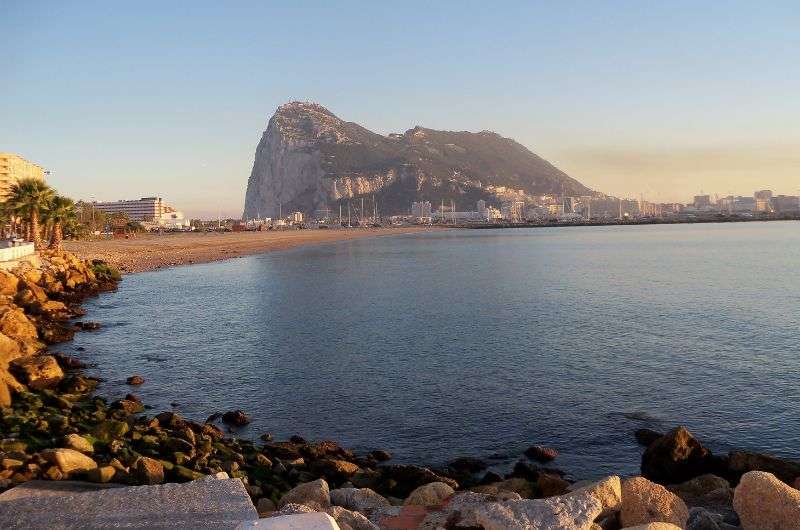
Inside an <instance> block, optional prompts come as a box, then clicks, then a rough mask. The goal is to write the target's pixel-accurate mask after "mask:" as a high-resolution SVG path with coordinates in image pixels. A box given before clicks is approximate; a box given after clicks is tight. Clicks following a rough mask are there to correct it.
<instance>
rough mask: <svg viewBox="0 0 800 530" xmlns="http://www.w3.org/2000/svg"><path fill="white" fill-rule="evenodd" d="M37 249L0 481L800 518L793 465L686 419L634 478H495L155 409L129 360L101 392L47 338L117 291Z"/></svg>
mask: <svg viewBox="0 0 800 530" xmlns="http://www.w3.org/2000/svg"><path fill="white" fill-rule="evenodd" d="M40 260H41V265H40V266H37V267H33V266H30V265H27V266H20V267H19V268H17V269H14V270H12V271H0V408H1V410H2V417H1V418H0V491H2V490H6V489H9V488H13V487H14V486H16V485H19V484H22V483H24V482H27V481H31V480H47V481H63V480H81V481H88V482H92V483H98V484H124V485H154V484H161V483H165V482H188V481H193V480H197V479H202V478H204V477H207V476H209V475H215V476H226V475H227V476H229V477H234V478H238V479H240V480H241V481H242V483H243V484H244V487H245V488H246V490H247V492H248V494H249V495H250V497H251V498H252V501H253V504H254V505H255V506H256V507H257V509H258V512H259V514H260V515H261V516H262V517H271V516H275V515H285V514H293V513H308V512H324V513H326V514H328V515H329V516H331V517H332V518H333V519H334V520H335V521H336V523H337V524H338V526H339V528H343V529H352V530H362V529H363V530H367V529H369V530H375V529H412V528H425V529H439V528H442V529H461V530H470V529H476V530H477V529H486V530H495V529H497V530H499V529H586V530H601V529H602V530H613V529H623V528H628V529H634V528H635V529H649V530H669V529H675V528H685V529H691V530H734V529H743V530H760V529H785V530H788V529H797V528H800V491H798V489H797V487H798V486H800V480H799V479H800V463H798V462H793V461H788V460H783V459H778V458H774V457H771V456H768V455H762V454H757V453H749V452H743V451H734V452H731V453H729V454H724V455H718V454H713V453H712V452H711V451H710V450H709V449H708V448H706V447H705V446H704V445H703V444H702V443H701V442H700V441H698V440H697V439H695V438H694V437H693V436H692V435H691V433H690V432H689V431H688V430H686V429H685V428H683V427H676V428H675V429H673V430H672V431H670V432H668V433H658V432H653V431H647V430H641V431H637V432H636V433H632V436H633V435H634V434H635V436H636V438H637V440H638V441H639V443H641V444H642V445H643V446H644V447H645V449H644V451H643V455H642V463H641V476H637V477H619V476H608V477H605V478H602V479H600V480H592V481H579V482H573V481H571V480H568V479H567V478H565V474H564V473H562V472H561V471H559V470H558V469H557V466H556V464H557V461H558V452H557V451H556V450H555V449H553V448H549V447H542V446H538V445H532V446H531V447H530V448H529V449H528V450H526V451H525V452H524V454H523V455H520V459H519V461H518V462H517V464H516V465H515V466H514V468H513V470H512V471H511V472H510V473H508V474H506V475H504V476H501V475H499V474H497V473H495V472H494V471H492V470H490V469H489V467H488V466H487V464H486V463H485V462H484V461H482V460H480V459H478V458H474V457H462V458H458V459H455V460H453V461H452V462H450V464H448V465H447V466H444V467H443V468H441V469H430V468H426V467H422V466H415V465H407V464H395V463H392V457H391V455H390V454H389V453H387V452H384V451H372V452H370V453H368V454H355V453H354V452H353V451H350V450H348V449H346V448H343V447H341V446H339V445H338V444H337V443H335V442H332V441H309V440H304V439H302V438H300V437H297V436H295V437H292V438H291V439H289V440H286V441H275V440H272V438H271V436H269V435H268V434H265V435H263V436H262V437H261V439H260V440H258V441H254V440H248V439H242V438H238V437H237V436H236V432H237V429H238V428H239V427H241V426H243V425H246V424H247V423H249V421H250V418H249V415H248V413H247V412H245V411H237V410H233V411H227V412H225V413H224V414H214V415H212V416H210V417H209V418H208V419H206V420H205V421H194V420H191V419H187V418H182V417H180V416H179V415H177V414H175V413H174V412H162V413H157V414H153V413H151V412H150V411H149V410H148V409H147V407H146V405H145V404H143V403H142V402H141V401H140V400H139V398H138V397H137V396H136V394H135V391H136V388H137V387H138V385H141V384H147V381H145V380H143V379H142V378H141V377H138V376H137V375H136V374H131V377H130V378H129V379H128V384H129V385H130V389H131V392H130V393H128V394H127V395H125V396H113V397H109V398H106V397H101V396H100V395H98V394H97V392H96V389H97V385H98V383H99V382H100V380H99V379H97V378H95V377H91V376H90V375H88V374H87V371H86V370H87V367H85V366H84V365H83V364H82V362H81V360H80V359H79V358H75V357H70V356H66V355H63V354H59V353H57V352H56V351H54V348H55V347H56V345H57V344H58V343H60V342H64V341H67V340H70V339H71V338H72V336H73V334H74V333H76V332H80V331H85V332H91V330H93V329H96V328H97V327H98V326H99V325H101V324H97V323H94V322H90V321H84V320H80V318H81V317H83V316H84V315H83V311H82V310H81V308H80V302H81V301H82V300H83V299H85V298H86V297H87V296H94V295H96V294H98V293H99V292H102V291H104V290H109V289H114V288H115V287H116V285H117V282H118V281H119V279H120V277H119V273H118V272H117V271H116V270H115V269H114V268H113V267H110V266H109V265H108V264H106V263H105V262H102V261H97V260H94V261H84V260H81V259H79V258H77V257H75V256H74V255H72V254H69V253H42V255H41V257H40ZM252 412H253V413H259V412H260V411H252ZM0 500H1V499H0Z"/></svg>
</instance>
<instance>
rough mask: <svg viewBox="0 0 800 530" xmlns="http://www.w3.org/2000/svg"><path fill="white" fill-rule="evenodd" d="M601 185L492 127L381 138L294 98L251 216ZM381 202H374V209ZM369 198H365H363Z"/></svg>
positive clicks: (259, 177)
mask: <svg viewBox="0 0 800 530" xmlns="http://www.w3.org/2000/svg"><path fill="white" fill-rule="evenodd" d="M590 193H592V191H591V190H590V189H589V188H587V187H586V186H584V185H583V184H581V183H580V182H578V181H577V180H575V179H574V178H572V177H570V176H569V175H567V174H566V173H564V172H563V171H561V170H560V169H558V168H557V167H555V166H554V165H553V164H551V163H550V162H548V161H547V160H544V159H543V158H541V157H539V156H537V155H536V154H534V153H532V152H531V151H530V150H528V149H527V148H526V147H525V146H523V145H521V144H519V143H518V142H515V141H514V140H512V139H510V138H503V137H502V136H500V135H499V134H497V133H494V132H491V131H481V132H476V133H473V132H467V131H438V130H434V129H428V128H425V127H419V126H417V127H414V128H412V129H409V130H407V131H405V132H404V133H402V134H399V133H398V134H389V135H382V134H377V133H375V132H372V131H370V130H368V129H366V128H364V127H362V126H361V125H358V124H356V123H353V122H348V121H345V120H342V119H341V118H339V117H338V116H336V115H334V114H333V113H332V112H331V111H330V110H328V109H326V108H325V107H323V106H322V105H319V104H317V103H311V102H300V101H294V102H291V103H286V104H285V105H281V106H280V107H278V109H277V110H276V111H275V114H274V115H273V116H272V118H270V120H269V123H268V124H267V128H266V130H265V131H264V133H263V135H262V137H261V140H260V142H259V143H258V147H257V148H256V153H255V158H254V161H253V170H252V172H251V174H250V177H249V180H248V182H247V194H246V196H245V204H244V214H243V215H244V217H245V218H248V219H252V218H255V217H262V216H267V217H277V216H278V215H279V212H281V211H282V212H283V215H286V214H287V213H288V212H290V211H294V210H299V211H301V212H304V213H306V214H308V215H313V214H315V213H316V212H319V211H324V210H327V209H332V210H337V212H336V213H338V206H340V205H341V206H344V208H345V209H346V208H347V203H348V201H351V200H353V199H358V198H364V199H366V206H365V207H364V209H365V210H366V211H365V212H361V211H360V204H357V203H356V202H355V201H354V202H353V207H354V208H356V209H357V210H354V212H353V213H354V214H357V215H358V218H359V219H360V218H361V216H362V215H366V216H367V217H371V216H372V215H373V213H374V211H375V209H378V210H379V212H380V214H382V215H394V214H403V213H408V210H409V208H410V207H411V202H412V201H420V200H421V201H431V202H432V203H434V204H439V201H441V200H443V201H445V202H446V203H447V204H448V205H449V204H450V200H451V199H455V200H456V201H457V203H458V204H457V206H458V208H461V209H464V208H469V209H470V210H471V209H474V208H475V202H476V201H478V200H481V199H484V200H488V201H490V202H491V203H499V202H508V201H513V200H526V199H527V200H531V199H532V197H534V196H536V195H542V194H558V195H563V194H568V195H572V196H579V195H588V194H590ZM373 199H374V200H375V206H374V207H373ZM358 203H360V201H358Z"/></svg>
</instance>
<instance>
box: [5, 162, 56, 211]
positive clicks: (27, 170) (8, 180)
mask: <svg viewBox="0 0 800 530" xmlns="http://www.w3.org/2000/svg"><path fill="white" fill-rule="evenodd" d="M44 175H45V170H44V168H43V167H41V166H38V165H36V164H34V163H33V162H28V161H27V160H25V159H24V158H22V157H21V156H19V155H15V154H14V153H0V202H5V201H6V200H7V199H8V194H9V191H10V190H11V186H13V185H14V184H16V183H17V182H18V181H19V180H20V179H23V178H29V177H32V178H36V179H39V180H44Z"/></svg>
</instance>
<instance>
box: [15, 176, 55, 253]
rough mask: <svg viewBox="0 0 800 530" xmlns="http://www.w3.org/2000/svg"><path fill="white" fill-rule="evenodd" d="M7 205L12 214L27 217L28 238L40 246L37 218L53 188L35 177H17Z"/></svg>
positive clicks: (40, 236)
mask: <svg viewBox="0 0 800 530" xmlns="http://www.w3.org/2000/svg"><path fill="white" fill-rule="evenodd" d="M10 192H11V193H10V197H9V199H8V206H9V207H10V208H11V211H12V212H13V213H14V214H17V215H19V216H20V217H27V218H28V221H29V222H28V230H29V232H30V237H29V239H30V240H32V241H33V244H34V247H35V248H36V249H37V250H39V249H41V248H42V234H41V233H40V231H39V218H40V216H41V214H42V213H44V212H45V211H46V210H47V208H48V206H49V205H50V202H51V201H52V200H53V197H54V196H55V191H54V190H53V188H51V187H50V186H48V185H47V184H45V182H44V181H43V180H39V179H37V178H23V179H19V180H18V181H17V182H16V183H14V184H13V185H12V186H11V190H10Z"/></svg>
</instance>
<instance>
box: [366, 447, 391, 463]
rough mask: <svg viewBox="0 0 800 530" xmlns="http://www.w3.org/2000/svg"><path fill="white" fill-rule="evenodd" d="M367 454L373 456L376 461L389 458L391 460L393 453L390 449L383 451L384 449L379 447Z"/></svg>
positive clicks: (383, 460) (384, 460)
mask: <svg viewBox="0 0 800 530" xmlns="http://www.w3.org/2000/svg"><path fill="white" fill-rule="evenodd" d="M367 456H369V457H370V458H372V459H373V460H375V461H376V462H386V461H387V460H391V459H392V453H390V452H389V451H383V450H380V449H377V450H375V451H370V452H369V454H368V455H367Z"/></svg>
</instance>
